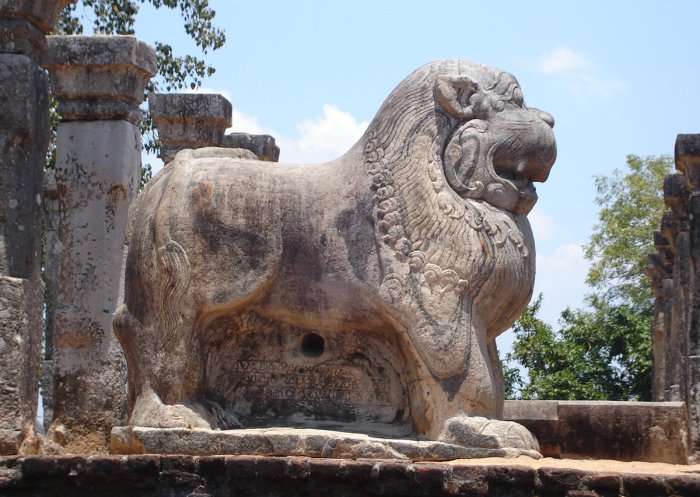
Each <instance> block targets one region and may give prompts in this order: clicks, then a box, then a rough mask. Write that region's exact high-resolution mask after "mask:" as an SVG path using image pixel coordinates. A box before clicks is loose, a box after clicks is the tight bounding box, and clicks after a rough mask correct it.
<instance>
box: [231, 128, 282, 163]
mask: <svg viewBox="0 0 700 497" xmlns="http://www.w3.org/2000/svg"><path fill="white" fill-rule="evenodd" d="M221 146H222V147H224V148H243V149H245V150H250V151H251V152H253V153H254V154H255V155H256V157H257V158H258V159H259V160H263V161H269V162H277V161H278V160H279V158H280V148H279V147H278V146H277V144H276V143H275V139H274V138H273V137H272V136H270V135H250V134H248V133H229V134H228V135H224V140H223V142H222V143H221Z"/></svg>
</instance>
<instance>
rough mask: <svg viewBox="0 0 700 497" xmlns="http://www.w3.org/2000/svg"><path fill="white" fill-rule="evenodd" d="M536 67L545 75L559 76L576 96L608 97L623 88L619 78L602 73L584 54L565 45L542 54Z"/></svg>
mask: <svg viewBox="0 0 700 497" xmlns="http://www.w3.org/2000/svg"><path fill="white" fill-rule="evenodd" d="M538 67H539V69H540V71H541V72H542V73H543V74H545V75H549V76H554V77H558V78H561V79H562V80H563V81H565V82H566V83H567V85H568V88H569V91H571V93H573V94H574V95H577V96H587V97H590V96H603V97H608V96H610V95H613V94H615V93H618V92H620V91H622V90H624V88H625V85H624V83H623V82H622V81H621V80H619V79H617V78H612V77H608V76H606V75H604V74H602V73H601V71H600V69H599V68H598V67H597V66H596V64H594V63H593V62H592V61H591V60H590V59H589V58H588V57H586V56H585V55H584V54H582V53H579V52H576V51H574V50H571V49H569V48H566V47H557V48H555V49H554V50H552V51H551V52H549V53H547V54H545V55H542V56H541V57H540V58H539V64H538Z"/></svg>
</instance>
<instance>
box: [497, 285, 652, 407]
mask: <svg viewBox="0 0 700 497" xmlns="http://www.w3.org/2000/svg"><path fill="white" fill-rule="evenodd" d="M541 304H542V295H540V296H539V297H538V298H537V299H536V300H535V301H534V302H533V303H532V304H531V305H530V306H529V307H528V309H527V311H526V312H525V314H523V316H522V317H521V318H520V319H519V320H518V322H517V323H516V325H515V326H514V332H515V336H516V343H515V345H514V347H513V351H512V352H510V353H509V354H508V355H507V356H506V360H507V361H508V362H509V363H511V364H513V363H515V364H519V365H520V366H521V367H523V368H524V369H525V371H526V373H525V374H526V379H523V378H522V376H521V373H520V370H519V369H518V368H517V367H512V366H508V365H506V367H505V375H504V376H505V378H506V379H507V381H506V390H507V391H508V395H509V397H510V398H516V397H519V398H523V399H539V400H544V399H560V400H650V397H651V334H650V319H651V309H649V310H647V311H645V312H644V313H639V312H638V311H637V310H635V309H633V308H632V307H630V306H627V305H619V306H612V307H601V308H596V309H594V310H592V311H588V310H581V309H578V310H575V311H572V310H569V309H567V310H565V311H564V312H562V314H561V320H560V321H559V329H558V330H557V331H556V332H555V331H554V330H553V329H552V327H551V326H550V325H548V324H547V323H544V322H543V321H541V320H540V319H539V318H538V317H537V312H538V311H539V308H540V306H541Z"/></svg>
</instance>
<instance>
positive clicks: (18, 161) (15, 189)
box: [0, 54, 49, 278]
mask: <svg viewBox="0 0 700 497" xmlns="http://www.w3.org/2000/svg"><path fill="white" fill-rule="evenodd" d="M0 88H2V89H3V91H2V92H1V93H0V104H2V106H3V109H4V110H3V118H2V124H1V125H0V126H1V129H0V133H1V134H2V137H3V140H2V142H1V143H0V147H1V150H2V152H1V154H2V155H1V156H2V161H0V199H2V201H1V202H0V275H6V276H13V277H17V278H30V277H38V275H39V268H40V263H41V260H40V259H41V257H40V255H41V254H40V250H41V249H40V242H41V237H40V233H41V197H42V192H43V186H44V185H43V164H44V161H45V158H46V148H47V146H48V141H49V107H48V97H47V92H48V86H47V78H46V74H45V73H44V71H42V70H41V68H39V67H38V66H37V65H36V63H35V62H34V61H32V60H31V59H30V58H29V57H25V56H23V55H5V54H0ZM18 102H24V105H18Z"/></svg>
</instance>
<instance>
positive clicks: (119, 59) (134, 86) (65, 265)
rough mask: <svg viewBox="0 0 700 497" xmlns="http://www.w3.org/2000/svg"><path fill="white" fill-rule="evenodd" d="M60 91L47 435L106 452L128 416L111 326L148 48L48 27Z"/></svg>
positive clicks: (151, 68)
mask: <svg viewBox="0 0 700 497" xmlns="http://www.w3.org/2000/svg"><path fill="white" fill-rule="evenodd" d="M44 67H45V68H47V69H48V70H49V72H50V75H51V83H52V89H53V92H54V94H55V95H56V97H57V98H58V99H59V106H58V112H59V114H60V116H61V119H62V121H61V123H60V124H59V126H58V131H57V145H56V150H57V153H56V190H57V192H58V241H57V242H56V244H55V246H52V247H48V249H47V252H48V254H47V256H48V257H49V258H53V259H54V262H53V263H54V264H55V267H57V268H58V274H57V277H58V282H57V285H56V300H57V302H56V303H55V304H56V305H55V316H54V329H53V338H54V341H53V350H54V370H55V372H54V394H53V395H54V420H53V423H52V426H51V431H52V433H53V435H54V440H55V441H58V442H59V443H61V444H62V445H64V446H65V447H66V449H67V451H68V452H73V453H80V452H82V453H93V452H103V451H105V450H106V448H107V444H108V440H109V431H110V429H111V427H112V426H113V425H115V424H122V423H123V421H124V419H125V416H126V367H125V362H124V358H123V354H122V352H121V349H120V347H119V344H118V343H117V340H116V338H115V337H114V334H113V333H112V324H111V323H112V314H113V313H114V311H115V309H116V306H117V301H118V295H119V287H120V276H121V266H122V253H123V247H124V232H125V229H126V222H127V215H128V211H129V205H130V203H131V201H132V200H133V199H134V198H135V196H136V194H137V192H138V186H139V182H140V175H141V134H140V132H139V127H138V124H139V121H140V118H141V112H140V110H139V108H138V106H139V104H140V103H141V102H142V100H143V91H144V87H145V85H146V83H147V82H148V80H149V79H150V78H151V77H152V76H153V75H154V74H155V73H156V58H155V52H154V51H153V49H152V48H150V47H149V46H147V45H146V44H144V43H142V42H139V41H138V40H137V39H136V38H134V37H131V36H53V37H50V38H49V48H48V50H47V52H46V55H45V57H44Z"/></svg>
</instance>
